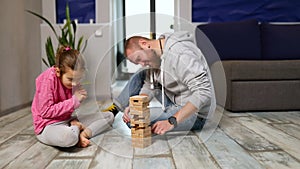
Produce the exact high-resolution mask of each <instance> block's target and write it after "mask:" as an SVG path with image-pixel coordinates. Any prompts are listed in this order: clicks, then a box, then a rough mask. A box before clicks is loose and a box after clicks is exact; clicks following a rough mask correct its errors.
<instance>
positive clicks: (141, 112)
mask: <svg viewBox="0 0 300 169" xmlns="http://www.w3.org/2000/svg"><path fill="white" fill-rule="evenodd" d="M131 108H132V107H130V112H129V114H131V115H138V116H140V117H144V116H150V109H148V108H147V109H144V110H135V109H131Z"/></svg>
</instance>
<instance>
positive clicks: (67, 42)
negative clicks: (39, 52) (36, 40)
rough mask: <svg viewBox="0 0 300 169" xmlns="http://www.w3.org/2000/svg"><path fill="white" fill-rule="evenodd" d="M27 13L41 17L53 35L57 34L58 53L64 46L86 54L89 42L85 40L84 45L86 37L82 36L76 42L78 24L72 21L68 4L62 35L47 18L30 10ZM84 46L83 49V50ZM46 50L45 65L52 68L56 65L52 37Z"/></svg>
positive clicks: (46, 45)
mask: <svg viewBox="0 0 300 169" xmlns="http://www.w3.org/2000/svg"><path fill="white" fill-rule="evenodd" d="M26 11H27V12H29V13H31V14H33V15H35V16H37V17H39V18H40V19H42V20H43V21H45V22H46V23H47V24H48V25H49V26H50V28H51V29H52V31H53V33H54V34H55V37H56V39H57V41H58V46H57V48H56V52H57V51H58V49H59V46H61V45H63V46H69V47H71V48H72V49H77V50H78V51H80V52H81V53H82V52H84V50H85V48H86V46H87V40H85V42H84V44H83V40H84V37H83V36H81V37H80V38H79V40H78V41H77V42H76V28H77V26H76V23H75V21H73V20H72V21H71V19H70V10H69V5H68V3H67V5H66V22H65V24H64V25H63V26H62V27H61V26H59V27H60V30H61V35H58V34H57V32H56V31H55V29H54V27H53V25H52V24H51V23H50V22H49V21H48V19H46V18H45V17H43V16H41V15H39V14H37V13H35V12H33V11H30V10H26ZM82 46H83V48H82ZM45 50H46V54H47V61H46V60H45V59H44V58H42V60H43V62H44V64H45V65H46V66H48V67H51V66H53V65H55V54H56V52H54V48H53V44H52V40H51V37H50V36H49V37H48V38H47V40H46V43H45Z"/></svg>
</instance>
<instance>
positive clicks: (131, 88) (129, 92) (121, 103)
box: [113, 69, 146, 111]
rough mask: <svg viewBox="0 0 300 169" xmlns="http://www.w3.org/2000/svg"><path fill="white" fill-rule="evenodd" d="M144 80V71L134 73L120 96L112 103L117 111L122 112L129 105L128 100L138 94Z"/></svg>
mask: <svg viewBox="0 0 300 169" xmlns="http://www.w3.org/2000/svg"><path fill="white" fill-rule="evenodd" d="M145 78H146V70H145V69H144V70H141V71H138V72H136V73H135V74H134V75H133V76H132V77H131V78H130V80H129V81H128V83H127V84H126V86H125V88H124V89H123V90H122V92H121V93H120V95H119V96H118V97H117V98H115V99H113V103H114V104H115V105H116V106H117V107H118V109H119V111H124V109H125V108H126V107H128V105H129V98H130V97H131V96H134V95H138V94H139V93H140V90H141V88H142V87H143V85H144V80H145Z"/></svg>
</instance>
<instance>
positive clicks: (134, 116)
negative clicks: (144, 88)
mask: <svg viewBox="0 0 300 169" xmlns="http://www.w3.org/2000/svg"><path fill="white" fill-rule="evenodd" d="M129 104H130V115H131V120H130V124H131V138H132V146H133V147H138V148H144V147H147V146H149V145H151V127H150V109H149V108H148V106H149V101H148V97H147V96H132V97H130V101H129Z"/></svg>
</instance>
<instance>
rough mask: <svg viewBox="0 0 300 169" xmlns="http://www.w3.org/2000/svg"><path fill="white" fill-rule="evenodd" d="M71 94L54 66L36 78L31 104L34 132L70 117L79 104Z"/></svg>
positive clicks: (70, 90)
mask: <svg viewBox="0 0 300 169" xmlns="http://www.w3.org/2000/svg"><path fill="white" fill-rule="evenodd" d="M72 95H73V94H72V89H67V88H66V87H64V86H63V84H62V82H61V80H60V78H58V77H57V76H56V73H55V68H54V67H51V68H49V69H47V70H46V71H44V72H43V73H42V74H41V75H39V76H38V77H37V78H36V92H35V95H34V98H33V101H32V106H31V111H32V117H33V126H34V131H35V134H40V133H41V132H42V131H43V129H44V127H46V126H47V125H49V124H52V123H56V122H60V121H64V120H68V119H70V118H71V115H72V113H73V112H74V110H75V109H76V108H78V107H79V105H80V102H79V100H78V99H77V98H76V97H75V96H72Z"/></svg>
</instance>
